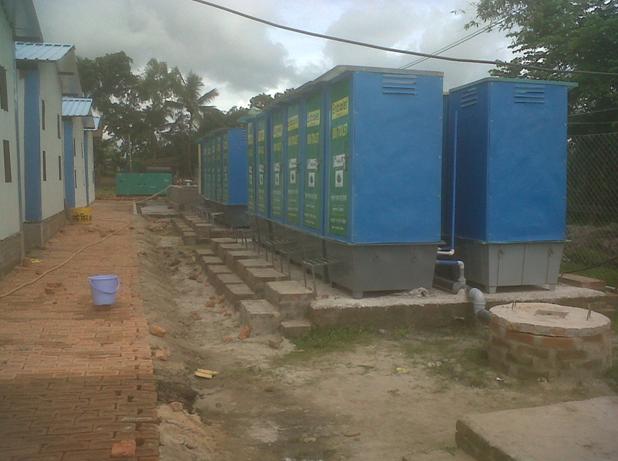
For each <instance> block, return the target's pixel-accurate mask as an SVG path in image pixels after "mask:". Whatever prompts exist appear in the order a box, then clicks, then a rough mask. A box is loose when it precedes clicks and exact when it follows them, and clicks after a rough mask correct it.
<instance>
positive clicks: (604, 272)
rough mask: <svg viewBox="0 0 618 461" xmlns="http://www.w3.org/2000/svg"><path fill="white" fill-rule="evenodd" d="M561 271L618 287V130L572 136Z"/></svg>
mask: <svg viewBox="0 0 618 461" xmlns="http://www.w3.org/2000/svg"><path fill="white" fill-rule="evenodd" d="M567 178H568V179H567V239H568V243H567V245H566V247H565V252H564V257H563V260H562V272H576V273H580V274H582V275H590V276H592V277H596V278H601V279H603V280H605V281H606V282H607V283H608V284H610V285H612V286H614V287H616V286H618V133H603V134H590V135H580V136H574V137H572V138H571V139H570V141H569V155H568V162H567Z"/></svg>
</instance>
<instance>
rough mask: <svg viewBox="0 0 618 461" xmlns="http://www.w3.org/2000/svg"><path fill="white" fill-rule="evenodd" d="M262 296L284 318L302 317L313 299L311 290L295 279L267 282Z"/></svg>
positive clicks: (295, 318) (294, 318)
mask: <svg viewBox="0 0 618 461" xmlns="http://www.w3.org/2000/svg"><path fill="white" fill-rule="evenodd" d="M264 297H265V298H266V299H267V300H268V301H269V302H270V303H271V304H272V305H274V306H276V307H277V308H278V309H279V312H280V313H281V318H282V319H284V320H300V319H304V318H305V316H306V315H307V312H308V311H309V308H310V307H311V301H313V291H312V290H310V289H308V288H305V285H303V284H302V283H300V282H297V281H296V280H283V281H278V282H267V283H266V284H265V285H264Z"/></svg>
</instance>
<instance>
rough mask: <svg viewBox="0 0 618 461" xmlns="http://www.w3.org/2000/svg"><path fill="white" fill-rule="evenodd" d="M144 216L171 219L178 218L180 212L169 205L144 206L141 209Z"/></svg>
mask: <svg viewBox="0 0 618 461" xmlns="http://www.w3.org/2000/svg"><path fill="white" fill-rule="evenodd" d="M140 212H141V214H142V216H156V217H171V216H178V212H177V211H176V210H174V209H173V208H170V207H168V206H167V205H148V206H143V207H141V209H140Z"/></svg>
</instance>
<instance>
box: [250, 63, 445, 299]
mask: <svg viewBox="0 0 618 461" xmlns="http://www.w3.org/2000/svg"><path fill="white" fill-rule="evenodd" d="M442 85H443V84H442V74H441V73H437V72H421V71H409V70H400V69H384V68H371V67H354V66H337V67H335V68H334V69H332V70H331V71H329V72H327V73H326V74H324V75H322V76H321V77H319V78H318V79H316V80H314V81H312V82H310V83H308V84H305V85H303V86H302V87H300V88H299V89H298V90H297V91H295V92H293V93H292V94H291V95H290V96H288V97H286V98H285V99H281V100H279V101H278V102H277V103H276V104H275V105H274V106H272V107H271V108H269V109H268V110H267V111H265V112H263V113H261V114H259V115H258V116H256V117H254V118H253V119H252V120H250V121H249V123H248V125H247V127H248V138H249V139H248V144H247V145H248V164H249V171H250V173H251V174H249V182H248V184H249V189H250V191H249V197H252V196H253V197H254V201H253V202H251V200H250V203H252V204H253V207H251V206H250V212H253V213H254V214H255V216H256V220H257V222H258V228H259V229H260V230H261V231H263V232H270V233H271V234H272V235H275V236H277V235H278V234H279V235H283V236H285V235H286V234H287V235H292V236H296V238H299V243H298V246H299V247H303V248H305V249H307V248H308V249H309V250H308V253H309V256H311V255H312V254H311V253H312V252H316V253H317V252H319V254H320V255H321V256H326V258H327V259H328V260H330V261H333V262H334V264H332V265H331V266H330V270H329V276H330V279H331V280H332V281H333V282H334V283H336V284H338V285H340V286H342V287H345V288H347V289H349V290H350V291H352V293H353V295H354V296H357V297H360V296H362V295H363V293H364V292H373V291H386V290H408V289H413V288H416V287H419V286H425V287H428V286H431V284H432V279H433V271H434V263H435V259H436V251H437V249H438V246H439V245H440V222H441V218H440V213H441V205H440V202H441V174H442V164H441V163H442V123H443V113H442V112H443V102H442ZM252 188H253V190H251V189H252ZM252 194H253V195H252ZM315 255H317V254H315V253H314V256H315Z"/></svg>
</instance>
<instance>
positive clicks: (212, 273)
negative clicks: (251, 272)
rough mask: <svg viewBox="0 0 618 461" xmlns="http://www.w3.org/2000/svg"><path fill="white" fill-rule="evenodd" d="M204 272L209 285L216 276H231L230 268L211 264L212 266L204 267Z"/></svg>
mask: <svg viewBox="0 0 618 461" xmlns="http://www.w3.org/2000/svg"><path fill="white" fill-rule="evenodd" d="M205 271H206V275H207V276H208V280H210V282H211V283H212V281H213V280H214V278H215V277H216V276H217V275H218V274H231V273H232V271H231V270H230V268H229V267H227V266H226V265H225V264H212V265H209V266H206V269H205Z"/></svg>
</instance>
